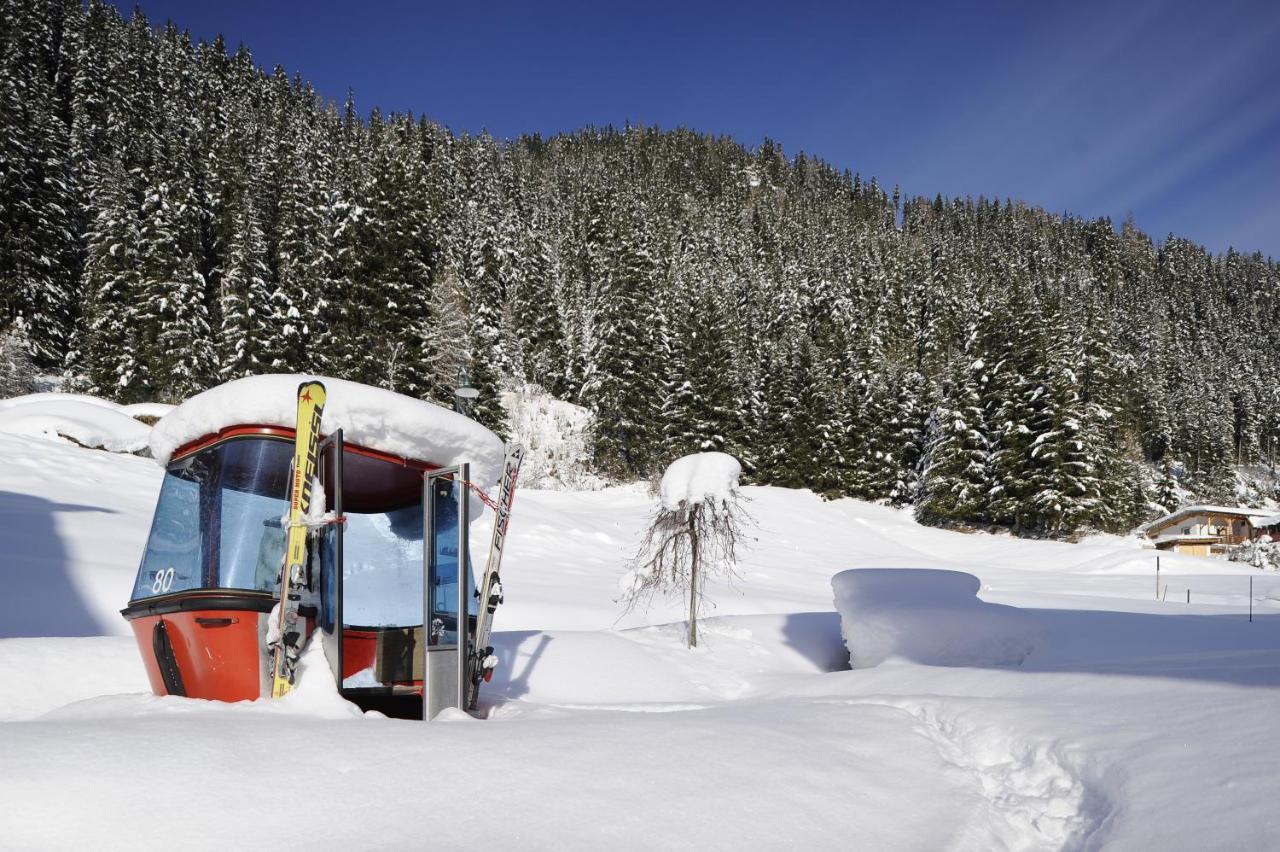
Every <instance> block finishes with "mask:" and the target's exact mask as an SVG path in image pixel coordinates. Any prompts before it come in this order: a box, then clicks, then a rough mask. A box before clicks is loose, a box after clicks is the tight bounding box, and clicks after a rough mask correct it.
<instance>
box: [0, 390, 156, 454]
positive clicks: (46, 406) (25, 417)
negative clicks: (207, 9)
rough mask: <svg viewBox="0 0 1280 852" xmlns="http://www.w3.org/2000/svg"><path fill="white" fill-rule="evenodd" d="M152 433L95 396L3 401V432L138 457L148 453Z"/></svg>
mask: <svg viewBox="0 0 1280 852" xmlns="http://www.w3.org/2000/svg"><path fill="white" fill-rule="evenodd" d="M150 431H151V429H150V427H148V426H147V425H146V424H144V423H141V422H139V421H138V420H136V419H135V418H134V416H133V413H132V412H131V411H129V409H128V408H126V407H125V406H123V405H117V404H116V403H114V402H111V401H110V400H106V399H99V398H98V397H94V396H85V395H83V394H72V393H33V394H27V395H26V396H18V397H14V398H12V399H5V400H0V432H9V433H13V434H17V435H32V436H37V437H43V438H49V439H51V440H54V441H65V440H66V439H70V440H71V441H74V442H75V443H77V444H80V445H81V446H84V447H88V448H90V449H103V450H108V451H110V452H113V453H136V452H138V451H140V450H143V449H146V447H147V437H148V434H149V433H150Z"/></svg>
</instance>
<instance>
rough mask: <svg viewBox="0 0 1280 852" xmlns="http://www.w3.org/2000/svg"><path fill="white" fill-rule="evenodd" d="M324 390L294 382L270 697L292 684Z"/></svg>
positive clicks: (317, 385)
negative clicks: (295, 409) (295, 392)
mask: <svg viewBox="0 0 1280 852" xmlns="http://www.w3.org/2000/svg"><path fill="white" fill-rule="evenodd" d="M324 401H325V390H324V385H322V384H321V383H320V382H303V383H302V384H301V385H299V386H298V426H297V434H296V436H295V437H294V444H293V480H292V482H291V483H290V486H289V520H288V525H289V526H288V529H287V530H286V533H285V551H284V553H285V555H284V564H283V565H282V566H281V569H280V602H279V603H278V604H277V605H276V606H277V608H276V613H275V615H276V625H275V627H276V629H275V630H273V631H272V633H273V635H274V639H275V641H274V643H273V644H272V645H271V697H272V698H280V697H282V696H284V695H287V694H288V692H289V690H291V689H293V678H294V670H295V668H296V666H297V663H298V656H299V655H300V654H301V652H302V647H301V645H302V641H301V640H302V630H301V629H300V626H299V624H298V603H299V601H300V600H301V598H302V593H301V591H300V589H301V586H302V581H303V572H304V571H305V568H306V564H307V524H306V516H307V514H308V513H309V512H310V511H311V483H312V481H313V480H314V479H315V475H316V463H317V459H318V457H319V450H320V418H321V417H322V416H323V415H324Z"/></svg>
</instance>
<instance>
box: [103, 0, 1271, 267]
mask: <svg viewBox="0 0 1280 852" xmlns="http://www.w3.org/2000/svg"><path fill="white" fill-rule="evenodd" d="M121 5H122V6H124V5H125V4H121ZM141 7H142V9H143V11H144V12H146V14H147V15H148V17H149V18H150V19H151V21H152V23H153V24H160V23H163V22H164V21H165V20H173V21H174V22H175V23H176V24H177V25H178V26H179V27H181V28H184V29H188V30H190V31H191V33H192V35H193V36H195V37H197V38H211V37H213V36H214V35H216V34H218V33H222V34H223V35H224V36H225V37H226V38H227V40H228V42H229V43H230V44H231V45H232V46H234V45H235V44H237V43H240V42H243V43H245V44H246V45H248V46H249V47H250V49H251V50H252V52H253V55H254V59H255V60H256V61H257V62H258V63H259V64H260V65H263V66H266V67H273V66H275V65H277V64H279V65H283V66H284V67H285V69H286V70H288V71H289V72H290V73H293V72H299V73H301V74H302V76H303V77H304V78H306V79H309V80H311V81H312V82H313V83H314V84H315V85H316V87H317V88H318V89H319V90H320V91H321V92H322V93H324V94H325V95H326V96H328V97H332V98H334V99H341V98H342V97H344V96H345V94H346V91H347V89H348V88H351V89H353V90H354V91H355V93H356V100H357V105H358V106H359V108H360V109H361V110H362V111H367V110H368V109H370V108H372V107H373V106H378V107H381V108H382V109H383V110H384V111H388V112H389V111H410V110H411V111H413V112H414V113H425V114H426V115H428V116H429V117H431V118H433V119H435V120H437V121H440V122H442V123H444V124H447V125H449V126H450V127H452V128H454V129H455V130H470V131H479V130H481V129H487V130H489V132H491V133H493V134H494V135H496V136H502V137H510V136H515V135H518V134H520V133H524V132H531V131H539V132H542V133H544V134H551V133H556V132H558V131H565V130H573V129H576V128H579V127H582V126H584V125H587V124H606V123H612V124H615V125H620V124H622V123H623V122H625V121H631V122H633V123H643V124H658V125H661V126H663V127H674V126H679V125H684V126H688V127H692V128H695V129H698V130H702V131H706V132H710V133H715V134H727V135H730V136H733V137H735V138H736V139H738V140H739V141H741V142H743V143H744V144H747V145H751V146H754V145H757V144H759V142H760V141H761V140H762V139H763V138H764V137H765V136H769V137H772V138H773V139H776V140H777V141H779V142H781V143H782V144H783V146H784V148H785V150H786V151H787V152H788V153H790V154H795V153H796V152H798V151H801V150H803V151H806V152H808V153H812V154H815V155H817V156H820V157H822V158H823V159H825V160H828V161H829V162H831V163H834V164H835V165H837V166H839V167H842V168H849V169H852V170H855V171H859V172H861V173H862V174H863V175H864V176H867V177H870V176H875V177H876V178H878V179H879V180H880V182H881V183H882V184H885V185H886V186H892V185H893V184H895V183H897V184H900V185H901V186H902V187H903V191H904V193H906V194H909V195H915V194H923V195H928V196H932V195H934V194H935V193H939V192H940V193H942V194H944V195H978V194H985V195H987V196H989V197H990V196H999V197H1001V198H1005V197H1013V198H1018V199H1022V200H1025V201H1027V202H1030V203H1032V204H1036V205H1039V206H1042V207H1045V208H1047V209H1049V210H1052V211H1056V212H1061V211H1068V212H1071V213H1076V214H1079V215H1083V216H1100V215H1108V216H1111V217H1112V218H1113V219H1114V220H1116V221H1117V222H1119V221H1120V220H1121V219H1123V218H1124V217H1125V216H1126V215H1127V214H1130V213H1132V214H1133V216H1134V218H1135V219H1136V220H1137V223H1138V224H1139V226H1141V227H1142V228H1143V229H1144V230H1146V231H1147V232H1148V233H1150V234H1152V235H1153V236H1155V237H1156V238H1157V239H1163V237H1164V236H1165V235H1166V234H1168V233H1169V232H1173V233H1175V234H1178V235H1180V236H1186V237H1189V238H1191V239H1193V240H1195V241H1197V242H1200V243H1203V244H1205V245H1207V246H1208V247H1209V248H1210V249H1212V250H1214V251H1224V250H1226V248H1227V247H1228V246H1229V245H1234V246H1235V247H1236V248H1238V249H1241V250H1244V251H1262V252H1263V253H1264V254H1268V255H1271V256H1273V257H1276V258H1280V2H1239V3H1231V2H1112V3H1100V2H1092V0H1088V2H1085V1H1084V0H1081V2H1039V0H1037V2H1019V3H974V2H955V3H937V4H907V3H867V2H846V3H837V2H832V3H828V4H817V3H804V2H797V3H779V2H776V1H775V2H769V3H756V2H752V0H741V2H736V3H695V2H684V3H667V2H647V3H643V4H639V3H627V4H622V3H619V4H612V3H606V2H596V3H556V2H554V0H541V2H536V3H531V2H516V3H508V2H505V1H504V0H490V2H484V3H466V2H435V0H418V2H399V0H396V2H365V3H352V2H350V0H342V2H338V0H311V1H310V2H293V0H274V2H272V0H257V2H243V0H185V2H178V0H141Z"/></svg>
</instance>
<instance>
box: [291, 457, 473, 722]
mask: <svg viewBox="0 0 1280 852" xmlns="http://www.w3.org/2000/svg"><path fill="white" fill-rule="evenodd" d="M322 457H323V459H322V470H323V476H322V483H323V485H324V488H325V496H326V500H327V507H328V509H329V510H330V512H332V513H333V515H334V519H335V523H332V524H329V525H328V526H327V527H326V528H325V529H324V530H323V533H322V535H321V538H320V539H319V540H318V541H316V545H317V546H318V547H319V548H320V553H321V560H322V563H323V566H324V568H323V576H324V582H323V584H322V585H323V588H324V605H323V607H322V615H321V619H320V622H321V623H320V628H321V636H322V637H323V641H324V642H325V652H326V656H327V657H328V659H329V662H330V665H331V666H332V667H333V671H334V675H335V679H336V680H337V682H338V684H339V689H340V691H341V693H342V695H343V696H344V697H346V698H347V699H349V700H351V701H353V702H355V703H356V704H358V705H359V706H361V707H362V708H364V709H367V710H370V709H376V710H379V711H381V712H384V713H387V714H388V715H392V716H398V717H410V718H430V717H432V716H434V715H435V714H436V713H438V712H439V710H440V709H442V708H443V707H450V706H459V705H460V703H461V702H460V701H459V699H458V698H457V696H458V695H465V694H466V692H465V689H463V690H462V691H461V692H459V686H460V685H461V684H462V674H461V673H460V672H461V667H462V666H463V665H464V664H465V662H466V654H465V653H464V654H463V655H461V656H460V655H459V654H458V641H457V625H458V617H457V613H458V612H459V611H460V608H461V611H463V612H467V611H468V610H470V609H473V608H474V603H471V602H470V601H469V598H470V597H472V596H473V594H472V593H473V589H472V586H471V572H470V570H469V560H468V558H467V532H466V530H467V523H466V521H467V517H466V515H467V510H468V505H467V501H466V500H463V499H460V497H461V496H462V495H461V491H460V489H462V486H460V485H459V483H460V482H464V481H465V474H463V475H462V476H461V477H460V476H459V475H458V473H459V470H458V469H457V468H450V469H449V470H430V469H426V466H425V465H422V466H416V465H408V464H405V463H403V462H401V463H399V464H396V463H394V462H391V461H388V460H386V459H385V458H378V457H376V456H374V455H370V454H365V453H362V452H361V451H360V449H359V448H356V447H352V446H351V445H346V446H345V447H344V445H343V442H342V436H341V434H340V433H335V434H334V435H333V436H332V437H331V438H330V439H329V440H328V441H326V442H325V445H324V447H323V452H322ZM459 565H463V566H467V567H466V570H464V571H463V582H462V583H459V582H458V573H459V572H458V566H459ZM424 612H428V613H429V614H430V618H429V619H424V618H423V613H424ZM472 624H473V621H472V619H470V618H467V619H464V625H465V626H466V629H465V633H464V647H467V640H468V639H469V638H470V635H471V631H472V630H473V629H474V628H473V627H472ZM424 686H425V689H424ZM424 693H425V702H424Z"/></svg>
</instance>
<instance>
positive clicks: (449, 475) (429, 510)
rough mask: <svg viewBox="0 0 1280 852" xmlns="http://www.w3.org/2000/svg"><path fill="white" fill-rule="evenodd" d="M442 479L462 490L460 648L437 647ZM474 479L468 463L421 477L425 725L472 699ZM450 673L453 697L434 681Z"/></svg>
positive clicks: (459, 585)
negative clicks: (435, 590) (434, 592)
mask: <svg viewBox="0 0 1280 852" xmlns="http://www.w3.org/2000/svg"><path fill="white" fill-rule="evenodd" d="M438 479H448V480H451V481H452V482H453V484H454V485H455V486H456V487H457V489H458V610H457V613H458V614H457V624H456V626H455V630H454V632H455V634H456V636H457V641H456V642H455V644H453V645H434V646H432V645H430V636H431V623H430V619H431V589H432V583H431V581H432V579H433V578H434V577H435V573H436V547H435V542H436V511H435V509H436V498H435V488H434V487H433V486H434V485H435V481H436V480H438ZM470 479H471V465H470V464H468V463H466V462H463V463H462V464H459V465H456V466H454V467H446V468H438V469H436V470H429V471H425V472H423V474H422V492H423V493H422V504H423V509H422V510H423V512H424V513H425V516H424V518H423V524H422V532H423V536H422V642H421V643H420V648H419V649H418V650H419V653H421V654H422V719H423V721H426V722H429V721H431V720H432V719H434V718H435V717H436V716H437V715H438V714H439V713H440V711H441V710H443V709H445V708H446V707H457V708H458V709H459V710H463V709H465V708H464V707H463V703H464V702H465V701H466V699H467V685H468V684H467V668H468V667H467V663H468V660H469V657H470V654H471V648H470V641H471V637H470V635H469V634H470V630H469V629H468V627H469V605H470V600H471V595H470V587H471V553H470V538H469V528H470V526H471V505H470V503H471V500H470V495H469V494H467V483H468V482H469V481H470ZM449 651H452V652H453V654H452V657H453V659H446V657H448V656H449V655H448V654H447V653H446V652H449ZM433 657H434V658H439V659H438V662H435V661H433ZM448 669H452V671H451V672H450V671H448ZM449 674H453V676H454V683H453V689H452V690H451V691H452V695H449V694H442V692H441V691H440V690H438V689H432V688H431V686H432V683H433V681H434V682H443V683H447V682H448V681H447V680H444V681H441V679H442V678H446V677H448V675H449Z"/></svg>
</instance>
